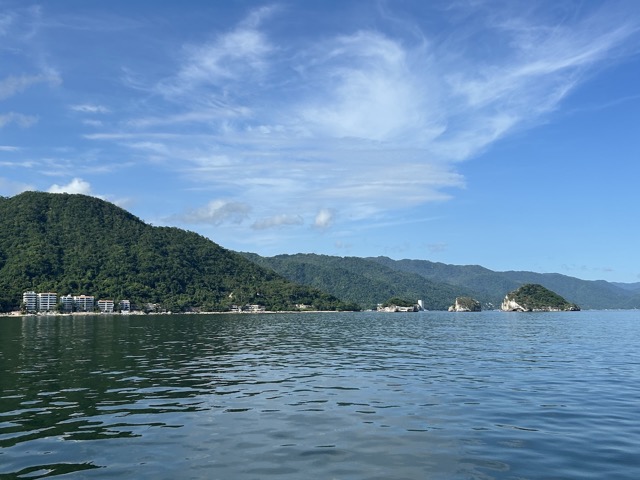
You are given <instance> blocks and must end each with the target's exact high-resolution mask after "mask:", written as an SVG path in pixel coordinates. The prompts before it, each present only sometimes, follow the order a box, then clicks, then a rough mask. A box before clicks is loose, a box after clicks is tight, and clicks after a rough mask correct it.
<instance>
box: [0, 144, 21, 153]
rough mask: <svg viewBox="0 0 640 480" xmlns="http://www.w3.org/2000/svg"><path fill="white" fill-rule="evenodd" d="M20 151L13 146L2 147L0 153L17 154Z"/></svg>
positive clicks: (0, 146)
mask: <svg viewBox="0 0 640 480" xmlns="http://www.w3.org/2000/svg"><path fill="white" fill-rule="evenodd" d="M18 150H20V148H19V147H14V146H11V145H0V152H17V151H18Z"/></svg>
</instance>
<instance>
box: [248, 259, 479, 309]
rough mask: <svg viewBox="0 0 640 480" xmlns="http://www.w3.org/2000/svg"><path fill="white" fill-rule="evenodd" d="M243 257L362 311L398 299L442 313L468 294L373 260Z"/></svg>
mask: <svg viewBox="0 0 640 480" xmlns="http://www.w3.org/2000/svg"><path fill="white" fill-rule="evenodd" d="M243 255H244V256H245V257H246V258H248V259H250V260H251V261H253V262H255V263H257V264H258V265H260V266H263V267H265V268H270V269H273V270H275V271H276V272H278V273H279V274H280V275H282V276H284V277H286V278H287V279H289V280H291V281H292V282H296V283H301V284H303V285H309V286H313V287H315V288H318V289H320V290H322V291H325V292H328V293H330V294H332V295H335V296H336V297H338V298H340V299H341V300H344V301H346V302H353V303H358V304H360V305H362V306H363V307H364V308H374V307H375V306H376V305H377V304H379V303H384V302H386V301H387V300H388V299H389V298H392V297H399V298H403V299H407V300H412V301H414V302H415V301H417V300H423V301H424V306H425V308H426V309H428V310H446V309H447V308H448V307H449V305H451V304H452V303H453V302H454V300H455V298H456V297H457V296H460V295H463V294H465V293H467V292H468V289H467V288H465V287H461V286H452V285H448V284H446V283H444V282H438V281H432V280H430V279H427V278H424V277H422V276H420V275H418V274H416V273H410V272H404V271H402V270H400V269H398V268H393V265H391V266H387V265H383V264H381V263H379V262H377V261H375V260H374V259H364V258H358V257H334V256H328V255H315V254H302V253H300V254H296V255H277V256H275V257H261V256H259V255H256V254H255V253H243Z"/></svg>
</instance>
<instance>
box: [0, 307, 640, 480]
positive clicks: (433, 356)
mask: <svg viewBox="0 0 640 480" xmlns="http://www.w3.org/2000/svg"><path fill="white" fill-rule="evenodd" d="M59 475H64V478H69V479H79V478H91V479H93V478H109V479H111V478H136V479H217V478H219V479H302V478H304V479H519V480H522V479H578V478H579V479H588V478H593V479H604V478H615V479H637V478H640V312H639V311H582V312H563V313H504V312H497V311H487V312H480V313H449V312H418V313H395V314H394V313H377V312H360V313H301V314H229V315H227V314H219V315H162V316H160V315H158V316H117V315H114V316H107V315H95V316H86V317H83V316H73V317H55V316H43V317H17V318H15V317H14V318H10V317H6V318H0V478H3V479H4V478H7V479H9V478H29V479H33V478H45V477H55V476H59Z"/></svg>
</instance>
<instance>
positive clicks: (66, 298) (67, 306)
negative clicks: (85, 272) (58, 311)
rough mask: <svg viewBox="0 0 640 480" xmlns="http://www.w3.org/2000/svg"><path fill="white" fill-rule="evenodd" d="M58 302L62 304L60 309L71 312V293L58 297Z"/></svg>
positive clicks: (72, 304)
mask: <svg viewBox="0 0 640 480" xmlns="http://www.w3.org/2000/svg"><path fill="white" fill-rule="evenodd" d="M60 303H61V304H62V311H63V312H66V313H69V312H73V306H74V303H75V302H74V301H73V297H72V296H71V295H63V296H62V297H60Z"/></svg>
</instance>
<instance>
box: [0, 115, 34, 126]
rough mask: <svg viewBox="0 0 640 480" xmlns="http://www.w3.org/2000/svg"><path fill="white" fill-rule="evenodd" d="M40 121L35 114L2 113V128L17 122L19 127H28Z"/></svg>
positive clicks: (0, 117) (0, 121)
mask: <svg viewBox="0 0 640 480" xmlns="http://www.w3.org/2000/svg"><path fill="white" fill-rule="evenodd" d="M37 121H38V117H35V116H33V115H24V114H22V113H15V112H9V113H6V114H0V128H2V127H4V126H6V125H9V124H11V123H15V124H16V125H18V126H19V127H22V128H28V127H31V126H32V125H34V124H35V123H36V122H37Z"/></svg>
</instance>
